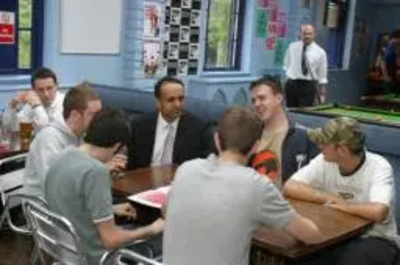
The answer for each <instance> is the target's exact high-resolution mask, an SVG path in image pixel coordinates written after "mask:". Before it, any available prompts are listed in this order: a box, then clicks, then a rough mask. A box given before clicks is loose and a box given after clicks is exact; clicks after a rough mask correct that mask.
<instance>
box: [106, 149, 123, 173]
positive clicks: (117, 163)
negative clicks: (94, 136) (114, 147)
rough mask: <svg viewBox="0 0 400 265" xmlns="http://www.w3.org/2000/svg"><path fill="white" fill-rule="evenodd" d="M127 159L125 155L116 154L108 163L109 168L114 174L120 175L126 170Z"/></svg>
mask: <svg viewBox="0 0 400 265" xmlns="http://www.w3.org/2000/svg"><path fill="white" fill-rule="evenodd" d="M126 161H127V158H126V156H125V155H122V154H116V155H115V156H114V157H113V158H112V159H111V161H110V162H108V163H107V168H108V170H109V171H110V172H111V173H112V174H115V173H116V174H118V173H120V172H122V171H124V170H125V167H126Z"/></svg>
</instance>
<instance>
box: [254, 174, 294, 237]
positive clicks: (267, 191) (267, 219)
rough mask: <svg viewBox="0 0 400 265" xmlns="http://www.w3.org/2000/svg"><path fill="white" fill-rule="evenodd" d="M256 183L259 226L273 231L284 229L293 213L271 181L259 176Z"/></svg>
mask: <svg viewBox="0 0 400 265" xmlns="http://www.w3.org/2000/svg"><path fill="white" fill-rule="evenodd" d="M257 182H258V185H257V188H258V190H257V191H258V194H257V195H258V200H257V201H258V202H259V209H258V212H259V216H260V222H261V224H263V225H265V226H267V227H269V228H272V229H275V230H282V229H284V228H285V227H286V226H287V225H288V223H289V221H290V220H291V219H292V218H293V217H294V214H295V211H294V210H293V208H292V206H291V205H290V204H289V203H288V201H287V200H285V199H284V198H283V196H282V195H281V193H280V192H279V190H278V189H277V188H276V186H275V185H274V184H273V183H272V182H271V181H269V180H267V179H266V178H265V177H263V176H261V175H260V176H259V177H257Z"/></svg>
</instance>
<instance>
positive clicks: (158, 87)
mask: <svg viewBox="0 0 400 265" xmlns="http://www.w3.org/2000/svg"><path fill="white" fill-rule="evenodd" d="M165 83H174V84H179V85H181V86H182V87H184V84H183V82H182V81H181V80H180V79H178V78H176V77H173V76H164V77H163V78H161V79H160V80H158V81H157V83H156V85H155V86H154V96H155V97H156V98H160V97H161V88H162V86H163V85H164V84H165Z"/></svg>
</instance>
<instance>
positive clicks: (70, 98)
mask: <svg viewBox="0 0 400 265" xmlns="http://www.w3.org/2000/svg"><path fill="white" fill-rule="evenodd" d="M92 100H100V97H99V95H98V94H97V92H96V91H95V90H94V88H93V87H92V86H91V85H90V84H89V83H88V82H83V83H80V84H78V85H76V86H75V87H73V88H71V89H70V90H69V91H68V93H67V94H66V95H65V99H64V102H63V107H64V110H63V116H64V119H68V118H69V115H70V114H71V112H72V111H73V110H85V109H86V108H87V103H88V101H92Z"/></svg>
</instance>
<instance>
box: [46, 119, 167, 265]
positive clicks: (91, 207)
mask: <svg viewBox="0 0 400 265" xmlns="http://www.w3.org/2000/svg"><path fill="white" fill-rule="evenodd" d="M84 140H85V142H84V144H83V145H81V146H80V147H79V148H75V147H71V148H70V149H67V150H65V151H64V152H63V153H62V154H61V155H60V157H58V158H57V159H56V160H55V161H54V163H53V164H52V165H51V166H50V168H49V170H48V172H47V175H46V182H45V190H44V193H45V199H46V201H47V202H48V205H49V208H50V209H51V210H52V211H54V212H56V213H58V214H61V215H63V216H64V217H66V218H67V219H68V220H70V221H71V223H72V224H73V225H74V227H75V229H76V231H77V233H78V236H79V237H80V240H81V242H82V249H83V251H84V253H85V255H86V258H87V261H88V264H90V265H92V264H96V265H97V264H99V261H100V258H101V256H102V254H103V253H104V252H105V251H106V250H110V249H115V248H118V247H122V246H123V245H124V244H126V243H131V242H134V241H135V240H137V239H140V238H144V237H148V236H151V235H154V234H157V233H159V232H161V231H162V228H163V221H162V220H157V221H156V222H154V223H153V224H151V225H149V226H145V227H142V228H139V229H136V230H123V229H121V228H118V227H117V226H116V225H115V222H114V215H113V205H112V196H111V181H110V174H109V172H108V170H107V167H106V166H105V163H107V162H108V161H110V160H111V159H112V157H113V156H114V155H115V154H116V153H117V152H118V150H120V149H121V148H122V147H123V146H124V145H125V144H126V143H127V142H128V141H129V130H128V128H127V125H126V123H125V121H124V120H123V119H122V118H121V117H120V116H118V114H116V113H113V112H106V111H104V112H101V113H98V114H96V116H95V117H94V118H93V120H92V122H91V123H90V125H89V128H88V130H87V133H86V136H85V139H84ZM115 210H116V209H115V207H114V212H115Z"/></svg>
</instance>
